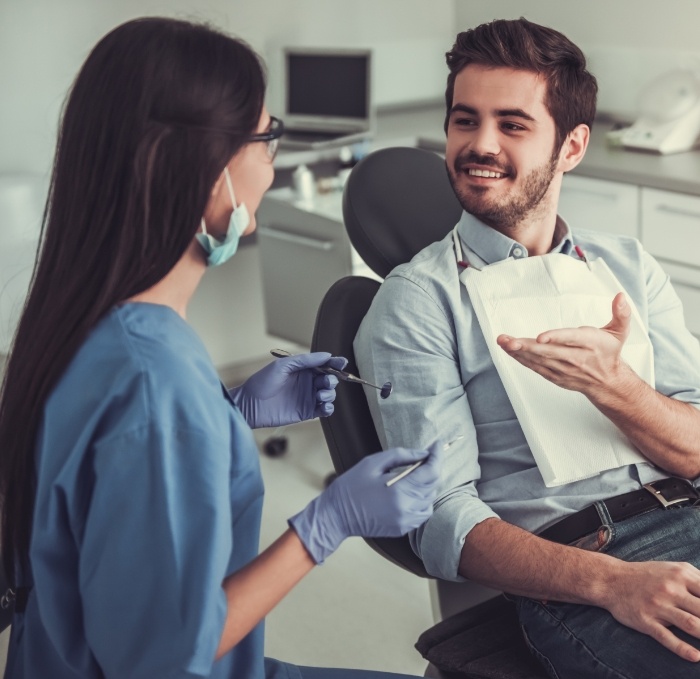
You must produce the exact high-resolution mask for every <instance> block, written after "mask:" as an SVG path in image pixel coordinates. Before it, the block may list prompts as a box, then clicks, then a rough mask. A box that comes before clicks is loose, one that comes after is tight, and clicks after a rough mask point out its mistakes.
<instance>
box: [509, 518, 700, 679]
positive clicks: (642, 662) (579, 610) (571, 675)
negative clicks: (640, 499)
mask: <svg viewBox="0 0 700 679" xmlns="http://www.w3.org/2000/svg"><path fill="white" fill-rule="evenodd" d="M610 529H611V530H610V539H609V540H608V542H607V543H606V544H605V545H604V546H603V547H602V549H601V551H605V552H606V553H608V554H610V555H611V556H614V557H617V558H619V559H623V560H625V561H684V562H688V563H691V564H693V565H694V566H695V567H696V568H700V508H695V507H686V508H681V509H671V510H657V511H655V512H650V513H649V514H645V515H642V516H639V517H634V518H632V519H628V520H627V521H624V522H621V523H618V524H615V525H612V526H610ZM518 612H519V616H520V623H521V625H522V627H523V631H524V633H525V638H526V641H527V642H528V645H529V646H530V648H531V650H532V651H533V653H534V655H535V656H536V657H537V658H538V659H539V660H540V661H541V662H542V664H543V665H544V666H545V668H546V669H547V670H548V672H549V673H550V674H551V676H552V677H557V678H558V679H579V678H581V679H584V678H585V679H592V678H596V679H597V678H598V677H600V678H601V679H613V678H614V679H647V678H648V679H658V677H674V678H675V679H685V678H686V677H696V678H700V664H695V663H691V662H688V661H686V660H683V659H682V658H680V657H678V656H677V655H675V654H674V653H672V652H671V651H669V650H667V649H666V648H664V647H663V646H661V644H659V643H658V642H657V641H655V640H654V639H652V638H651V637H649V636H647V635H645V634H642V633H641V632H637V631H635V630H633V629H631V628H629V627H625V626H624V625H622V624H620V623H619V622H617V620H615V618H613V616H612V615H611V614H610V613H608V611H606V610H604V609H602V608H596V607H594V606H581V605H577V604H564V603H558V602H540V601H534V600H532V599H524V598H521V599H519V600H518ZM671 630H672V631H673V632H674V634H676V635H677V636H678V637H679V638H682V639H683V640H685V641H687V642H688V643H690V644H692V645H693V646H695V647H696V648H700V640H698V639H696V638H695V637H691V636H690V635H688V634H686V633H685V632H682V631H681V630H678V629H676V628H673V627H672V628H671Z"/></svg>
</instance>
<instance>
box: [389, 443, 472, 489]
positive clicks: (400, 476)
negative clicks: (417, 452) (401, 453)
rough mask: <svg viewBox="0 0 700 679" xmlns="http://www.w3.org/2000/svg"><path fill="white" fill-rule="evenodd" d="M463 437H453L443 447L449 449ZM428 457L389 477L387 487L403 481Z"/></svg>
mask: <svg viewBox="0 0 700 679" xmlns="http://www.w3.org/2000/svg"><path fill="white" fill-rule="evenodd" d="M463 438H464V436H461V435H460V436H458V437H457V438H455V439H452V440H451V441H448V442H447V443H446V444H445V445H444V446H443V447H442V449H443V450H447V449H448V448H450V446H452V444H453V443H456V442H457V441H459V440H460V439H463ZM427 459H428V458H427V457H424V458H423V459H422V460H418V462H414V463H413V464H412V465H410V466H409V467H406V469H404V470H403V471H402V472H401V473H399V474H397V475H396V476H394V477H393V478H391V479H389V480H388V481H387V482H386V487H387V488H389V486H393V485H394V484H395V483H396V482H397V481H401V479H403V478H405V477H407V476H408V475H409V474H410V473H411V472H412V471H413V470H414V469H418V467H420V466H421V465H422V464H423V463H424V462H425V461H426V460H427Z"/></svg>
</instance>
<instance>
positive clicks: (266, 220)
mask: <svg viewBox="0 0 700 679" xmlns="http://www.w3.org/2000/svg"><path fill="white" fill-rule="evenodd" d="M257 219H258V225H259V226H258V245H259V248H260V270H261V275H262V287H263V296H264V300H265V323H266V329H267V332H268V333H270V334H271V335H277V336H278V337H281V338H283V339H287V340H291V341H292V342H296V343H297V344H301V345H302V346H307V347H308V346H310V345H311V335H312V334H313V330H314V324H315V322H316V312H317V310H318V306H319V304H320V303H321V300H322V299H323V295H324V294H325V292H326V290H328V288H330V286H331V285H333V283H335V281H337V280H338V279H339V278H342V277H343V276H349V275H350V274H351V273H352V261H351V253H350V243H349V241H348V238H347V236H346V234H345V227H344V226H343V224H342V223H341V222H339V221H337V220H335V219H332V218H330V217H328V216H324V215H319V214H314V213H313V212H310V211H308V210H306V209H302V208H300V207H298V206H295V205H294V204H293V203H291V202H287V201H286V200H276V199H273V198H268V197H266V198H264V199H263V202H262V204H261V205H260V208H259V209H258V212H257Z"/></svg>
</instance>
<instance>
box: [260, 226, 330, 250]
mask: <svg viewBox="0 0 700 679" xmlns="http://www.w3.org/2000/svg"><path fill="white" fill-rule="evenodd" d="M258 232H259V233H260V234H261V235H262V236H269V237H270V238H276V239H277V240H283V241H284V242H285V243H293V244H294V245H301V246H303V247H306V248H314V250H324V251H325V252H328V251H329V250H332V249H333V241H332V240H318V239H317V238H309V237H308V236H298V235H297V234H295V233H289V231H280V230H279V229H273V228H271V227H269V226H261V227H260V228H259V229H258Z"/></svg>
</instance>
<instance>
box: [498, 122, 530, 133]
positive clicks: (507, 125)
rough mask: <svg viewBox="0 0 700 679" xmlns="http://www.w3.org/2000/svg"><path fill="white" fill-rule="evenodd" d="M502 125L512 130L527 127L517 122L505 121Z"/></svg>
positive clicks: (520, 129)
mask: <svg viewBox="0 0 700 679" xmlns="http://www.w3.org/2000/svg"><path fill="white" fill-rule="evenodd" d="M502 127H503V128H504V129H506V130H509V131H510V132H522V131H523V130H524V129H525V128H524V127H523V126H522V125H518V124H517V123H503V125H502Z"/></svg>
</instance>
